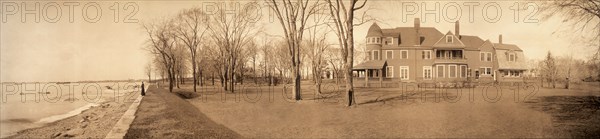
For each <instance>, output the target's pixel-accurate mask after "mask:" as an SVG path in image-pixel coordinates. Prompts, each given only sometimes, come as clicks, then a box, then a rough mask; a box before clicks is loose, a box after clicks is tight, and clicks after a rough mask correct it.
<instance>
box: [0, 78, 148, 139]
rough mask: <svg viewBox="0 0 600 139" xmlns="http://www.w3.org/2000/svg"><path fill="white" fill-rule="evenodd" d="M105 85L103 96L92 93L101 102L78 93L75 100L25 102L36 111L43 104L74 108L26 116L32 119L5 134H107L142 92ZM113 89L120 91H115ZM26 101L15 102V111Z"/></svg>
mask: <svg viewBox="0 0 600 139" xmlns="http://www.w3.org/2000/svg"><path fill="white" fill-rule="evenodd" d="M107 88H108V89H107ZM105 89H106V90H105V91H103V95H101V96H97V94H94V95H96V96H92V95H90V96H91V97H92V98H93V97H99V98H98V99H99V101H97V102H88V101H84V100H82V99H81V98H82V97H81V96H76V97H75V98H70V99H72V101H73V102H74V103H69V102H59V103H49V104H46V105H41V104H38V103H24V104H28V105H27V107H26V108H25V109H27V110H26V111H29V113H32V112H33V113H35V111H36V109H40V108H41V109H40V110H43V111H50V110H61V111H64V110H69V109H72V110H70V111H68V112H63V113H60V112H58V113H57V112H52V113H56V114H52V115H51V116H47V117H43V118H29V119H24V120H28V122H25V123H22V124H16V125H24V127H18V128H17V129H13V130H17V131H16V132H13V133H10V134H8V136H5V137H3V138H40V137H44V138H57V137H75V138H104V137H105V136H106V134H107V133H108V132H109V131H110V130H111V129H112V128H113V126H114V125H115V123H116V122H117V121H118V120H119V119H120V118H121V116H122V115H123V113H125V111H127V109H128V108H129V106H130V105H131V104H132V102H133V101H134V100H135V99H136V98H137V97H138V96H139V93H137V91H135V90H136V89H133V90H132V88H125V89H122V90H119V91H120V92H119V91H116V90H117V89H120V88H118V87H114V88H110V87H106V88H105ZM138 89H139V88H138ZM113 91H114V92H118V93H114V92H113ZM132 91H133V92H132ZM84 94H85V93H84ZM78 98H79V99H78ZM65 101H66V100H65ZM79 103H81V104H79ZM24 104H21V105H15V106H13V107H10V108H11V109H12V111H16V110H15V108H22V107H17V106H22V105H24ZM73 104H78V105H75V106H77V107H75V108H71V107H72V105H73ZM29 105H32V106H29ZM67 106H68V107H67ZM5 107H6V106H5ZM30 107H31V108H30ZM40 114H45V113H40ZM30 115H32V114H30ZM38 115H39V114H38ZM38 117H39V116H38ZM37 119H39V120H37ZM31 120H35V121H31ZM3 124H4V125H3V128H7V127H8V128H11V126H13V125H14V124H13V125H8V124H6V123H3ZM19 129H21V130H19Z"/></svg>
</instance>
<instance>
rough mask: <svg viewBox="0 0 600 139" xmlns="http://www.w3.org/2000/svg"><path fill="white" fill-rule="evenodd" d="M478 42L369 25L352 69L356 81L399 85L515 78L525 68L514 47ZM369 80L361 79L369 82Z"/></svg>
mask: <svg viewBox="0 0 600 139" xmlns="http://www.w3.org/2000/svg"><path fill="white" fill-rule="evenodd" d="M498 40H499V42H497V43H493V42H491V41H490V40H483V39H481V38H479V37H477V36H470V35H463V34H460V25H459V22H456V23H455V31H454V32H451V31H448V32H446V33H442V32H440V31H439V30H437V29H436V28H433V27H421V25H420V20H419V19H418V18H416V19H415V21H414V26H413V27H397V28H386V29H382V28H380V27H379V26H378V25H377V24H376V23H374V24H372V25H371V27H370V28H369V30H368V33H367V35H366V53H367V57H368V60H367V61H365V62H363V63H360V64H358V65H355V66H354V69H353V70H354V71H355V74H356V75H357V76H358V78H364V77H365V76H367V77H369V78H374V79H376V80H386V81H390V80H391V81H401V82H454V81H467V80H473V81H504V80H507V81H508V80H519V79H521V75H522V74H523V72H524V71H525V70H526V68H525V67H526V66H525V58H524V55H523V50H521V49H520V48H519V47H518V46H517V45H514V44H505V43H503V42H502V35H499V39H498ZM369 78H364V79H365V80H369Z"/></svg>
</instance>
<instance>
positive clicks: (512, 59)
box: [508, 53, 517, 62]
mask: <svg viewBox="0 0 600 139" xmlns="http://www.w3.org/2000/svg"><path fill="white" fill-rule="evenodd" d="M516 60H517V57H516V56H515V54H513V53H511V54H508V61H510V62H514V61H516Z"/></svg>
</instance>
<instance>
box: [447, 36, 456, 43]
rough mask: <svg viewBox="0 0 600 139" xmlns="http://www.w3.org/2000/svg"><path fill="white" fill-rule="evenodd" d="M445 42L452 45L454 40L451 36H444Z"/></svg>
mask: <svg viewBox="0 0 600 139" xmlns="http://www.w3.org/2000/svg"><path fill="white" fill-rule="evenodd" d="M446 42H447V43H452V42H454V38H453V37H452V35H446Z"/></svg>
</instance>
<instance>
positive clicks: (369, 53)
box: [367, 51, 374, 60]
mask: <svg viewBox="0 0 600 139" xmlns="http://www.w3.org/2000/svg"><path fill="white" fill-rule="evenodd" d="M367 59H369V60H374V59H373V55H372V54H371V51H367Z"/></svg>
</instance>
